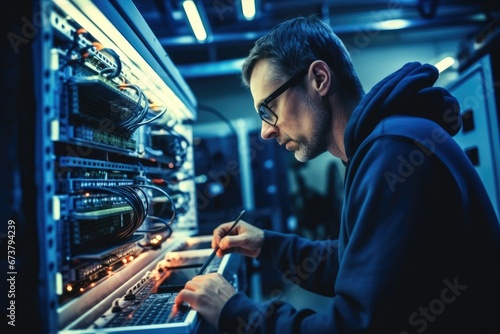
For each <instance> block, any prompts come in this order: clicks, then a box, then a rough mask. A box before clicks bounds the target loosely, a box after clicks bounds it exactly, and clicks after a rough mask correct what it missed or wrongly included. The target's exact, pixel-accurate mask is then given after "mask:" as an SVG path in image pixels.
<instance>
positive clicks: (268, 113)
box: [259, 104, 276, 125]
mask: <svg viewBox="0 0 500 334" xmlns="http://www.w3.org/2000/svg"><path fill="white" fill-rule="evenodd" d="M259 116H260V118H261V119H262V120H263V121H264V122H266V123H268V124H271V125H274V124H275V123H276V115H275V114H274V113H273V111H272V110H271V109H269V108H268V107H266V106H265V105H264V104H261V105H260V107H259Z"/></svg>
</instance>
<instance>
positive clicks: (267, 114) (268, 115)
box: [258, 68, 309, 126]
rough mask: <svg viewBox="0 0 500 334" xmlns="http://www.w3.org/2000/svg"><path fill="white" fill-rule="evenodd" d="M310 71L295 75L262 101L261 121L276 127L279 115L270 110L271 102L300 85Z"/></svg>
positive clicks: (305, 70)
mask: <svg viewBox="0 0 500 334" xmlns="http://www.w3.org/2000/svg"><path fill="white" fill-rule="evenodd" d="M308 71H309V68H305V69H303V70H302V71H300V72H299V73H297V74H295V75H294V76H293V77H292V78H290V80H288V81H287V82H285V83H284V84H283V85H281V86H280V87H278V89H276V90H275V91H274V92H273V93H272V94H271V95H269V96H268V97H267V98H266V99H265V100H264V101H262V102H261V103H260V105H259V109H258V111H259V116H260V119H262V120H263V121H264V122H266V123H267V124H269V125H272V126H275V125H276V123H277V122H278V115H276V114H275V113H274V111H272V110H271V108H269V105H268V104H269V102H271V101H272V100H274V99H275V98H277V97H278V96H280V95H281V94H283V93H284V92H285V91H286V90H287V89H288V88H291V87H293V86H295V85H296V84H298V83H299V82H300V80H301V79H302V77H303V76H304V75H306V74H307V72H308Z"/></svg>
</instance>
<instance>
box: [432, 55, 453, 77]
mask: <svg viewBox="0 0 500 334" xmlns="http://www.w3.org/2000/svg"><path fill="white" fill-rule="evenodd" d="M453 64H455V58H453V57H445V58H443V59H441V60H440V61H438V62H437V63H436V64H435V65H434V66H436V68H437V69H438V70H439V73H441V72H443V71H444V70H446V69H448V68H449V67H451V66H452V65H453Z"/></svg>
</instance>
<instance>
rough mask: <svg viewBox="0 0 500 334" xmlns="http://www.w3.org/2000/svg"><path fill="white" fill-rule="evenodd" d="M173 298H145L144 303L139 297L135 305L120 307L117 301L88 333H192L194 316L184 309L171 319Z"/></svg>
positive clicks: (168, 295) (163, 295)
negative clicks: (95, 331) (94, 331)
mask: <svg viewBox="0 0 500 334" xmlns="http://www.w3.org/2000/svg"><path fill="white" fill-rule="evenodd" d="M175 296H177V292H174V293H156V294H149V295H148V296H147V297H146V298H145V299H143V300H140V298H141V296H140V293H139V294H138V295H137V296H135V298H137V299H138V301H137V302H135V299H134V300H129V301H127V302H124V303H121V304H120V302H118V301H117V302H116V303H114V305H113V307H112V308H111V309H110V310H109V311H108V312H107V313H106V314H104V315H102V316H101V317H100V318H99V319H97V320H96V321H95V322H94V324H93V326H92V329H94V330H99V329H100V330H103V329H107V328H114V329H115V330H120V332H127V331H130V330H134V331H140V330H141V329H143V330H147V331H148V333H152V332H154V331H155V329H156V330H158V331H161V332H163V333H176V334H188V333H192V331H193V329H194V325H195V321H194V320H195V319H196V317H197V313H196V311H194V310H192V309H191V308H189V307H185V308H180V309H178V311H177V313H176V314H175V315H173V316H171V312H172V307H173V306H174V299H175ZM112 332H115V331H112Z"/></svg>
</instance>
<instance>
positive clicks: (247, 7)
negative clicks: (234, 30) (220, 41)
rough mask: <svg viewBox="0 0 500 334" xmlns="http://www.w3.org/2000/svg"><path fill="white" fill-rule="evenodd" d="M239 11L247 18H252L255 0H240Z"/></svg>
mask: <svg viewBox="0 0 500 334" xmlns="http://www.w3.org/2000/svg"><path fill="white" fill-rule="evenodd" d="M241 11H242V12H243V16H244V17H245V19H247V20H249V21H250V20H253V19H254V17H255V0H241Z"/></svg>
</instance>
